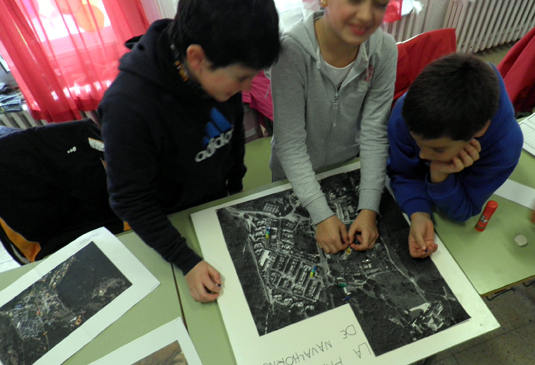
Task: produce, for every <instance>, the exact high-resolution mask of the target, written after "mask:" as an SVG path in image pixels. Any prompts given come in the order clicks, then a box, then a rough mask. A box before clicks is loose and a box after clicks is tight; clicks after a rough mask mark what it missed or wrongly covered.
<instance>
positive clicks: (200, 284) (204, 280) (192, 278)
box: [186, 261, 221, 303]
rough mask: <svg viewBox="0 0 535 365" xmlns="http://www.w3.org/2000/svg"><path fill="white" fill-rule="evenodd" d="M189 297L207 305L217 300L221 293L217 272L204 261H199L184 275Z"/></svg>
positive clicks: (219, 278)
mask: <svg viewBox="0 0 535 365" xmlns="http://www.w3.org/2000/svg"><path fill="white" fill-rule="evenodd" d="M186 282H187V283H188V288H189V292H190V294H191V296H192V297H193V299H195V300H196V301H198V302H202V303H207V302H211V301H214V300H216V299H217V297H219V292H220V291H221V277H220V275H219V272H218V271H217V270H216V269H214V268H213V267H212V266H211V265H210V264H209V263H207V262H206V261H201V262H199V263H198V264H197V265H195V266H194V267H193V269H191V270H190V271H189V272H188V273H187V275H186Z"/></svg>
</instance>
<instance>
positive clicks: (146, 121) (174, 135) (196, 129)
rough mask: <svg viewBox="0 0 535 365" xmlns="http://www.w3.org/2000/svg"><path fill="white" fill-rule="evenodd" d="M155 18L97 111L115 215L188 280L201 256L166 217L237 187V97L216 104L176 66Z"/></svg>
mask: <svg viewBox="0 0 535 365" xmlns="http://www.w3.org/2000/svg"><path fill="white" fill-rule="evenodd" d="M170 23H171V20H169V19H165V20H158V21H156V22H154V23H153V24H152V25H151V27H150V28H149V29H148V31H147V33H146V34H145V35H144V36H143V37H142V38H141V39H140V41H139V42H138V43H136V44H135V46H134V47H133V49H132V51H131V52H129V53H127V54H125V55H124V56H123V57H122V58H121V64H120V66H119V70H120V73H119V75H118V76H117V78H116V79H115V81H114V82H113V84H112V85H111V86H110V88H109V89H108V90H107V91H106V94H105V95H104V99H103V100H102V102H101V104H100V106H99V113H100V116H101V118H102V135H103V139H104V143H105V158H106V162H107V165H108V167H107V170H108V171H107V174H108V191H109V194H110V204H111V207H112V208H113V210H114V211H115V213H116V214H117V215H118V216H119V217H120V218H121V219H123V220H124V221H126V222H128V223H129V224H130V226H131V227H132V229H133V230H134V231H135V232H136V233H137V234H138V235H139V236H140V237H141V238H142V239H143V241H145V243H147V244H148V245H149V246H151V247H152V248H154V249H155V250H156V251H158V252H159V253H160V254H161V255H162V256H163V257H164V258H165V259H166V260H167V261H170V262H173V263H174V264H176V265H177V266H178V267H179V268H180V269H181V270H182V271H183V272H184V274H186V273H187V272H188V271H189V270H191V269H192V268H193V267H194V266H195V265H196V264H197V263H199V262H200V261H201V258H200V257H199V256H197V255H196V254H195V253H194V252H193V251H192V250H191V249H190V248H188V246H187V245H186V242H185V239H184V238H183V237H182V236H181V235H180V233H179V232H178V231H177V230H176V228H174V227H173V225H172V224H171V222H170V221H169V219H168V218H167V214H170V213H173V212H177V211H180V210H184V209H187V208H190V207H192V206H196V205H199V204H202V203H206V202H208V201H211V200H214V199H218V198H221V197H224V196H226V195H227V191H228V192H237V191H240V190H241V189H242V178H243V176H244V175H245V171H246V169H245V166H244V164H243V156H244V143H245V138H244V130H243V124H242V123H243V107H242V103H241V94H237V95H235V96H233V97H232V98H230V99H229V100H228V101H226V102H224V103H218V102H217V101H215V100H214V99H212V98H211V97H209V96H208V95H207V94H206V93H204V91H202V89H200V88H199V87H198V86H197V85H194V84H192V83H191V82H184V81H183V80H182V78H181V77H180V75H179V73H178V71H177V70H176V68H175V67H174V56H173V53H172V51H171V48H170V41H169V37H168V32H167V26H168V25H169V24H170Z"/></svg>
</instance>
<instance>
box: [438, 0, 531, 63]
mask: <svg viewBox="0 0 535 365" xmlns="http://www.w3.org/2000/svg"><path fill="white" fill-rule="evenodd" d="M534 26H535V1H533V0H451V1H450V3H449V6H448V10H447V13H446V18H445V20H444V28H455V30H456V34H457V51H458V52H461V53H468V52H472V53H475V52H478V51H482V50H485V49H488V48H492V47H495V46H498V45H501V44H505V43H509V42H514V41H517V40H519V39H520V38H522V37H523V36H524V35H525V34H526V33H527V32H529V30H530V29H531V28H533V27H534Z"/></svg>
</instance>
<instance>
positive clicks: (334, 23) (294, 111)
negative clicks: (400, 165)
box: [270, 0, 397, 253]
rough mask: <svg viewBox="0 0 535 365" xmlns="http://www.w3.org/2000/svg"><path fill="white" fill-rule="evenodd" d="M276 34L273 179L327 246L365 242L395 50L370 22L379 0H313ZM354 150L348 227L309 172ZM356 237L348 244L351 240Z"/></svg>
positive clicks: (382, 1)
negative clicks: (353, 206)
mask: <svg viewBox="0 0 535 365" xmlns="http://www.w3.org/2000/svg"><path fill="white" fill-rule="evenodd" d="M320 5H321V6H322V7H323V8H324V9H323V10H322V11H317V12H315V13H313V14H310V15H309V16H308V17H307V18H305V19H304V20H303V21H300V22H298V23H296V24H295V25H293V26H292V27H291V28H290V29H288V31H287V32H285V34H284V35H283V40H282V45H283V52H282V55H281V56H280V58H279V61H278V62H277V64H276V65H274V66H273V67H272V69H271V87H272V95H273V105H274V124H273V125H274V133H273V140H272V143H271V145H272V153H271V159H270V167H271V170H272V172H273V180H274V181H276V180H280V179H284V178H288V180H289V181H290V183H291V185H292V187H293V189H294V192H295V193H296V195H297V197H298V198H299V200H300V202H301V204H302V205H303V206H304V207H305V208H306V209H307V210H308V212H309V214H310V216H311V218H312V222H313V223H314V224H316V225H317V226H316V241H317V242H318V245H319V246H320V247H321V248H322V249H323V250H324V251H325V252H326V253H336V252H338V251H340V250H343V249H346V248H347V247H348V246H349V245H351V247H353V248H354V249H357V250H366V249H369V248H372V247H373V245H374V244H375V241H376V239H377V238H378V236H379V234H378V230H377V225H376V222H375V220H376V215H377V213H378V212H379V211H378V209H379V203H380V199H381V194H382V191H383V188H384V183H385V176H386V163H387V158H388V139H387V123H388V117H389V114H390V108H391V105H392V97H393V93H394V83H395V79H396V65H397V47H396V43H395V41H394V39H393V38H392V37H391V36H390V35H388V34H386V33H383V31H382V30H381V29H380V28H379V26H380V24H381V23H382V20H383V16H384V14H385V10H386V6H387V5H388V1H387V0H320ZM356 156H360V163H361V181H360V187H359V193H358V194H359V207H358V209H359V214H358V216H357V218H356V219H355V221H354V222H353V223H352V225H351V227H350V229H349V232H348V231H347V229H346V226H345V225H344V224H343V223H342V222H341V221H340V220H339V219H338V217H337V216H336V215H335V213H334V212H333V211H332V210H331V209H330V208H329V205H328V204H327V200H326V198H325V195H324V194H323V192H322V191H321V187H320V185H319V183H318V182H317V180H316V178H315V172H316V171H318V170H319V169H324V168H326V167H329V166H333V165H336V164H339V163H342V162H344V161H348V160H350V159H353V158H355V157H356ZM355 238H356V239H357V240H358V241H359V244H358V245H356V244H353V242H354V239H355Z"/></svg>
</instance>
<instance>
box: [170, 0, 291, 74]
mask: <svg viewBox="0 0 535 365" xmlns="http://www.w3.org/2000/svg"><path fill="white" fill-rule="evenodd" d="M170 33H171V40H172V41H173V42H174V44H175V46H176V47H177V50H178V52H179V53H180V54H181V55H182V57H185V54H186V50H187V49H188V47H189V46H190V45H192V44H198V45H200V46H201V47H202V48H203V50H204V52H205V54H206V57H207V58H208V59H209V60H210V62H211V63H212V67H213V68H214V69H215V68H219V67H226V66H229V65H231V64H240V65H241V66H245V67H248V68H252V69H256V70H261V69H264V68H267V67H269V66H271V65H272V64H273V63H274V62H275V61H276V60H277V58H278V56H279V53H280V50H281V44H280V34H279V15H278V13H277V9H276V8H275V4H274V2H273V0H180V1H179V3H178V9H177V14H176V16H175V19H174V21H173V23H172V26H171V29H170Z"/></svg>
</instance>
